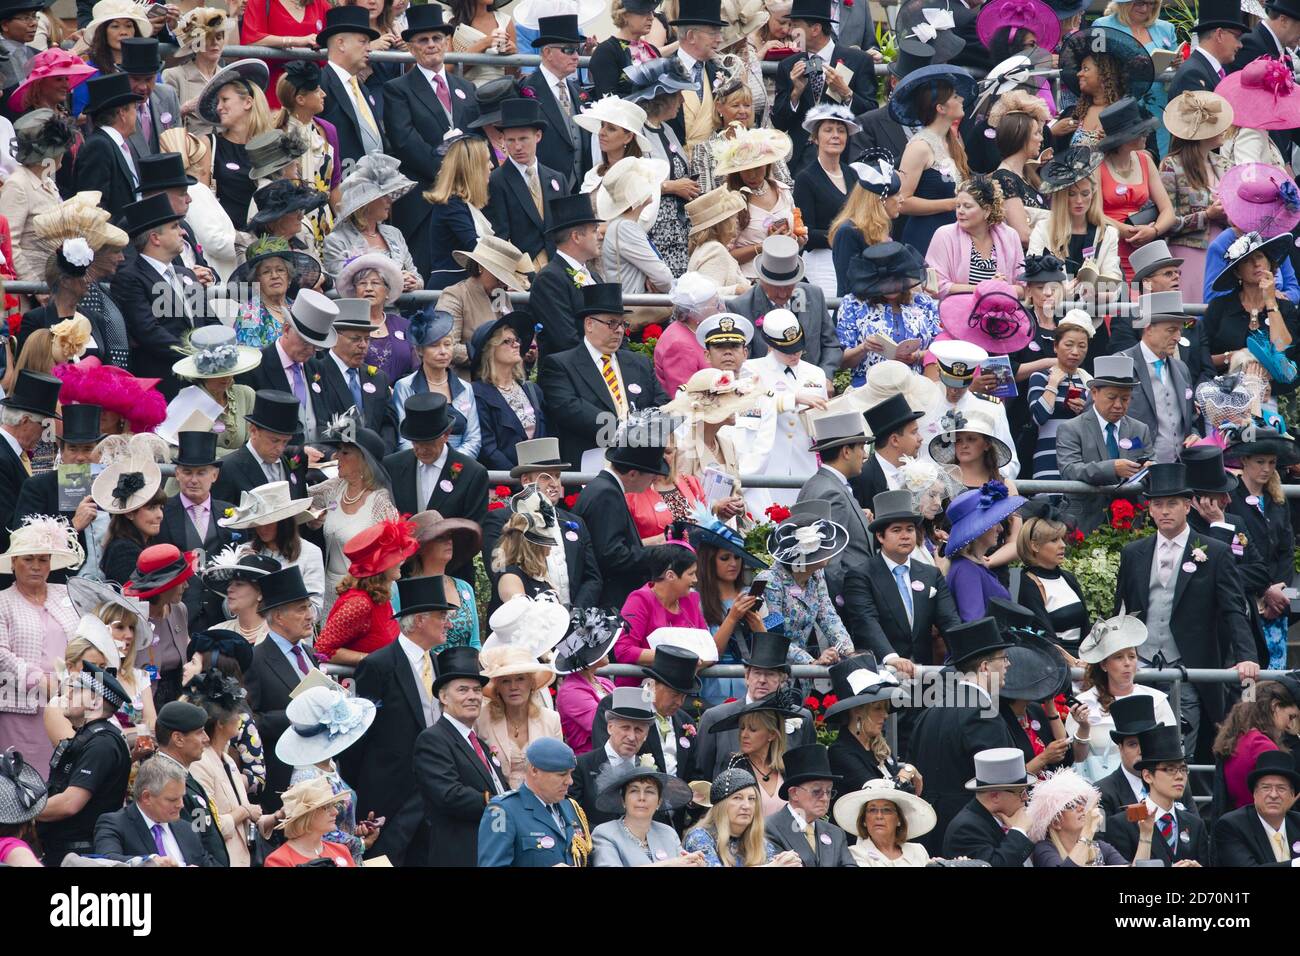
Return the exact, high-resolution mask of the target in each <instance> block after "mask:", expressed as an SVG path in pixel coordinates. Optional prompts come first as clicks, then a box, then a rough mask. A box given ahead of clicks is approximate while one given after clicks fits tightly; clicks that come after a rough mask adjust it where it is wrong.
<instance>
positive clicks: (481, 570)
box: [474, 554, 492, 638]
mask: <svg viewBox="0 0 1300 956" xmlns="http://www.w3.org/2000/svg"><path fill="white" fill-rule="evenodd" d="M474 603H475V604H477V605H478V629H479V632H480V633H481V634H482V635H483V637H484V638H486V637H487V620H488V607H489V606H490V605H491V603H492V579H491V578H489V577H488V573H487V568H485V567H483V555H481V554H476V555H474Z"/></svg>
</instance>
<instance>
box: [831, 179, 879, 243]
mask: <svg viewBox="0 0 1300 956" xmlns="http://www.w3.org/2000/svg"><path fill="white" fill-rule="evenodd" d="M846 225H848V226H852V227H853V228H854V229H856V230H857V231H858V232H859V233H861V234H862V238H863V239H865V240H866V243H867V245H869V246H874V245H878V244H879V243H882V242H888V241H889V236H890V230H891V227H892V226H893V223H892V222H891V221H890V219H889V213H887V212H885V201H884V200H883V199H881V198H880V197H879V196H878V195H876V194H875V193H873V192H872V191H871V190H870V189H863V188H862V184H861V183H856V184H854V186H853V188H852V189H851V190H849V198H848V200H847V201H846V202H845V203H844V206H843V207H842V208H841V209H840V214H839V215H838V216H836V217H835V219H834V220H832V222H831V226H830V228H829V229H828V230H826V234H827V235H828V236H829V237H830V241H831V242H832V243H834V241H835V234H836V233H837V232H838V231H839V229H840V227H841V226H846Z"/></svg>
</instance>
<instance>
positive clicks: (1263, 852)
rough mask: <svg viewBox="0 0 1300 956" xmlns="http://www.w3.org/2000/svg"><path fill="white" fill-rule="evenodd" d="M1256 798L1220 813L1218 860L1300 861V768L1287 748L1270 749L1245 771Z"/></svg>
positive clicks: (1232, 863)
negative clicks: (1297, 802)
mask: <svg viewBox="0 0 1300 956" xmlns="http://www.w3.org/2000/svg"><path fill="white" fill-rule="evenodd" d="M1246 786H1247V787H1249V788H1250V791H1251V794H1252V795H1253V797H1254V801H1253V802H1252V803H1249V804H1247V805H1246V806H1244V807H1238V808H1237V809H1236V810H1231V811H1229V812H1228V813H1225V814H1224V815H1223V816H1221V817H1219V819H1218V820H1217V821H1215V824H1214V840H1213V841H1212V843H1211V848H1212V852H1213V864H1212V865H1213V866H1300V864H1298V863H1296V861H1297V860H1300V811H1297V810H1292V809H1291V807H1293V806H1294V805H1295V798H1296V795H1297V794H1300V773H1297V772H1296V769H1295V762H1294V761H1293V760H1292V759H1291V756H1290V754H1288V753H1286V751H1283V750H1268V751H1265V752H1264V753H1262V754H1260V755H1259V757H1258V758H1257V759H1256V760H1255V768H1254V769H1253V770H1251V772H1250V773H1249V774H1248V775H1247V777H1246Z"/></svg>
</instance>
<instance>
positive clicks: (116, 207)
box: [73, 129, 138, 311]
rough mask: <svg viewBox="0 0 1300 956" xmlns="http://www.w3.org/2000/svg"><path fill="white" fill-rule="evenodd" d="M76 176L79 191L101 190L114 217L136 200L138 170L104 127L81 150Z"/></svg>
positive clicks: (104, 204) (103, 204) (101, 201)
mask: <svg viewBox="0 0 1300 956" xmlns="http://www.w3.org/2000/svg"><path fill="white" fill-rule="evenodd" d="M128 142H129V141H128ZM73 175H74V177H75V179H76V184H77V185H76V190H77V192H87V191H94V192H98V193H99V194H100V197H99V205H100V208H101V209H106V210H108V212H109V213H110V214H111V215H112V216H113V218H114V219H117V218H118V217H119V216H121V215H122V210H123V209H125V208H126V207H127V206H128V205H130V204H131V203H133V202H135V200H136V185H137V183H138V180H137V178H136V173H135V172H133V171H132V169H131V167H130V166H129V165H128V164H127V159H126V156H125V154H123V152H122V150H121V147H119V146H118V145H117V143H115V142H114V141H113V138H112V137H111V136H109V135H108V133H106V132H105V131H104V130H102V129H95V130H92V131H91V132H90V133H89V134H88V135H87V136H86V139H85V142H83V143H82V144H81V149H79V150H77V157H76V162H75V164H74V165H73ZM115 298H116V296H115ZM123 311H125V309H124V310H123Z"/></svg>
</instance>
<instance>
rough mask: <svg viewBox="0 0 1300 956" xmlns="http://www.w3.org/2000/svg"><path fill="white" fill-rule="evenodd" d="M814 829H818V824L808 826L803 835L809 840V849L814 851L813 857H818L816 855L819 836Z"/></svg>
mask: <svg viewBox="0 0 1300 956" xmlns="http://www.w3.org/2000/svg"><path fill="white" fill-rule="evenodd" d="M814 827H816V824H814V823H810V824H808V826H807V828H806V829H805V830H804V831H803V835H804V836H806V837H807V838H808V849H810V850H812V851H813V855H814V856H816V854H817V834H816V832H815V830H814Z"/></svg>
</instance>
